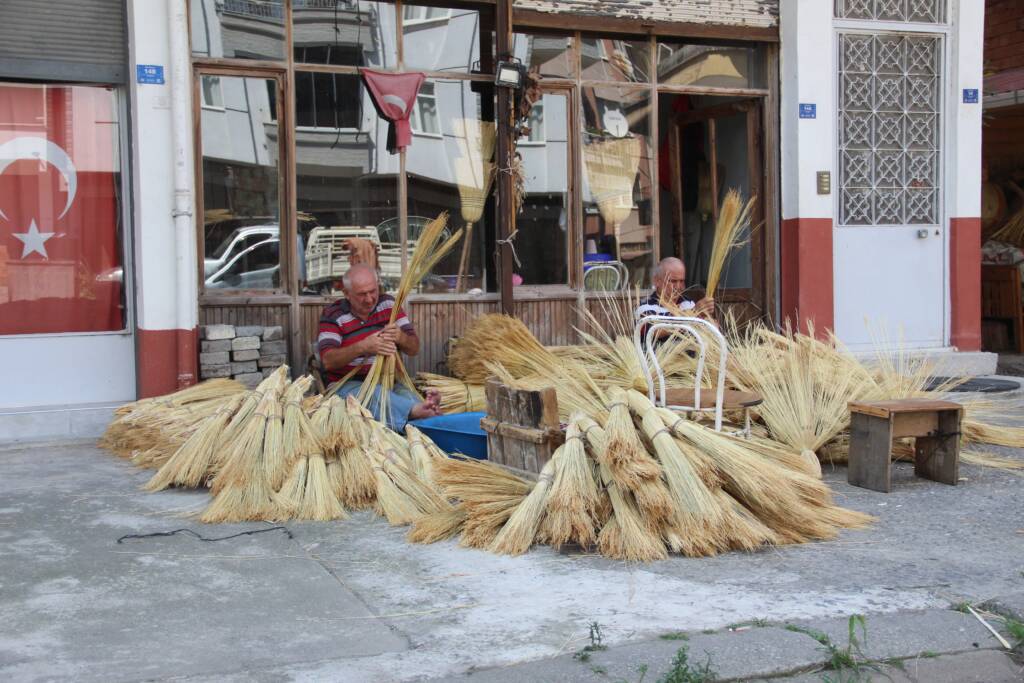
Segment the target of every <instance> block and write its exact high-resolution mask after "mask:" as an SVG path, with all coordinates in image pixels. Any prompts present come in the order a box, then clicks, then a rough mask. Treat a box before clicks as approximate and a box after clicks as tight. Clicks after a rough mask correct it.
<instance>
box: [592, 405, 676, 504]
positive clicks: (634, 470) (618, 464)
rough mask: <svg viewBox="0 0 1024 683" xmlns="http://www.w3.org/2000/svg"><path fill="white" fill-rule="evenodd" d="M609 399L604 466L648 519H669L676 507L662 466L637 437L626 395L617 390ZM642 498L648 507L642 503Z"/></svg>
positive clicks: (638, 436)
mask: <svg viewBox="0 0 1024 683" xmlns="http://www.w3.org/2000/svg"><path fill="white" fill-rule="evenodd" d="M608 397H609V399H610V400H611V403H610V404H608V410H609V412H608V421H607V422H606V423H605V434H606V436H607V439H608V442H607V448H606V449H605V460H604V464H606V465H607V466H608V470H609V471H610V472H611V474H612V477H613V478H614V479H615V481H616V483H618V484H619V485H620V486H621V487H622V488H624V489H626V490H628V491H631V492H632V493H633V494H634V495H635V496H636V497H637V503H638V504H640V505H641V507H642V508H643V509H644V512H645V513H646V514H647V515H648V516H650V517H651V518H654V519H658V520H664V519H668V518H669V517H671V515H672V512H673V505H672V503H671V500H670V499H669V498H668V495H667V491H666V490H665V489H664V486H662V482H661V474H662V472H661V467H660V466H659V465H658V462H657V461H656V460H655V459H654V458H652V457H651V456H650V455H649V454H648V453H647V449H646V448H645V447H644V444H643V442H642V441H641V440H640V435H639V434H637V431H636V427H635V426H634V425H633V418H632V416H631V415H630V413H629V404H628V403H627V401H626V394H625V392H624V391H622V390H621V389H619V388H617V387H616V388H613V389H612V390H611V391H610V392H609V394H608ZM654 491H657V493H655V492H654ZM662 492H664V494H662ZM641 496H642V497H643V498H644V500H645V502H647V503H648V504H649V505H644V504H643V503H641Z"/></svg>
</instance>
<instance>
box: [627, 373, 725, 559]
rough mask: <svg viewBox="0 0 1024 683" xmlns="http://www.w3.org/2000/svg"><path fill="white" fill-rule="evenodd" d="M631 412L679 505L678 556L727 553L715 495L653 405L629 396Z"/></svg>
mask: <svg viewBox="0 0 1024 683" xmlns="http://www.w3.org/2000/svg"><path fill="white" fill-rule="evenodd" d="M626 393H627V395H626V399H627V400H628V402H629V406H630V408H632V410H633V411H634V412H635V413H636V414H637V415H640V416H641V422H642V428H643V430H644V433H645V434H647V438H648V439H650V440H651V442H652V443H653V445H654V449H655V453H656V455H657V456H658V460H659V462H660V463H661V467H662V470H663V471H664V472H665V480H666V482H667V483H668V488H669V491H670V492H671V494H672V497H673V498H674V499H675V501H676V502H677V504H678V512H677V514H676V515H675V517H674V519H673V520H672V521H673V525H674V531H675V532H676V535H677V536H678V537H679V539H680V541H681V546H680V547H679V548H673V550H676V551H677V552H682V553H684V554H686V555H689V556H692V557H695V556H701V555H711V554H714V553H715V552H718V551H722V550H726V549H728V545H729V544H728V542H727V541H726V540H725V539H724V537H723V536H724V534H723V530H722V527H723V525H724V521H725V520H724V517H723V514H722V510H721V508H720V506H719V505H718V504H717V501H716V500H715V497H714V495H713V493H712V491H711V490H710V489H709V488H708V487H707V486H706V485H705V483H704V481H703V480H702V479H701V477H700V475H699V474H698V472H697V470H696V469H695V468H694V467H693V466H692V465H691V464H690V461H689V459H688V458H687V457H686V455H685V454H684V453H683V451H682V450H680V448H679V446H678V445H677V444H676V442H675V440H674V439H673V438H672V434H671V432H669V430H668V428H667V427H666V426H665V423H664V422H662V420H661V417H660V416H659V415H658V412H657V411H656V410H655V407H654V404H653V403H651V402H650V401H649V400H648V398H647V397H646V396H642V395H641V394H640V393H638V392H636V391H629V392H626Z"/></svg>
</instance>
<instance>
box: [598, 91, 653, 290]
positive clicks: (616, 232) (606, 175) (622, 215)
mask: <svg viewBox="0 0 1024 683" xmlns="http://www.w3.org/2000/svg"><path fill="white" fill-rule="evenodd" d="M582 100H583V110H582V112H581V113H582V117H583V120H582V122H581V123H582V125H581V131H580V134H581V140H580V142H581V156H582V165H583V173H582V176H583V193H582V201H583V237H584V240H585V244H587V245H588V249H587V255H586V258H588V259H590V260H597V259H600V260H602V261H612V262H617V263H622V264H623V265H624V266H625V267H626V270H627V272H628V278H627V280H628V283H629V284H633V285H638V286H647V285H649V283H650V271H651V268H652V267H653V264H654V260H655V257H656V254H655V245H656V236H655V234H654V217H653V211H652V207H651V202H652V195H653V188H652V163H651V161H652V160H651V149H650V147H651V146H650V140H649V139H648V138H649V129H650V122H649V119H650V95H649V93H648V91H647V90H646V89H644V90H638V89H633V88H625V87H621V86H612V85H607V86H605V85H601V86H593V87H591V86H588V87H584V88H583V90H582Z"/></svg>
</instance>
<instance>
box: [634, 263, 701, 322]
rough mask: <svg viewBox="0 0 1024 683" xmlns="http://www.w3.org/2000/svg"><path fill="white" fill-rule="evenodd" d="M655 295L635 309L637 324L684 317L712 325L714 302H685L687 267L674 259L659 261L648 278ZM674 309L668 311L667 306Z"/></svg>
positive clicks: (687, 299)
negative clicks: (653, 318)
mask: <svg viewBox="0 0 1024 683" xmlns="http://www.w3.org/2000/svg"><path fill="white" fill-rule="evenodd" d="M651 280H652V284H653V285H654V291H653V292H651V295H650V296H649V297H647V298H646V299H644V300H643V301H641V302H640V305H639V306H637V307H636V311H635V316H636V320H637V322H639V321H641V320H643V319H644V318H646V317H648V316H651V315H680V314H682V315H684V316H693V317H695V318H705V319H707V320H710V321H711V322H714V321H715V302H714V300H713V299H710V298H708V297H704V298H702V299H700V300H699V301H697V302H694V301H693V300H692V299H689V298H687V296H686V294H687V292H686V264H684V263H683V262H682V261H681V260H680V259H677V258H676V257H674V256H670V257H668V258H665V259H662V260H661V261H660V262H659V263H658V265H657V266H655V267H654V276H653V277H652V278H651ZM668 302H670V303H672V304H674V305H675V310H669V308H667V307H666V306H665V304H666V303H668Z"/></svg>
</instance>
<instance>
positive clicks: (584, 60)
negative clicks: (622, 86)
mask: <svg viewBox="0 0 1024 683" xmlns="http://www.w3.org/2000/svg"><path fill="white" fill-rule="evenodd" d="M580 78H582V79H583V80H585V81H614V82H618V83H631V82H635V83H645V82H648V81H650V80H651V53H650V43H648V42H647V41H645V40H644V41H638V40H616V39H613V38H597V37H591V38H587V37H584V38H583V39H582V41H581V43H580Z"/></svg>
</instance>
